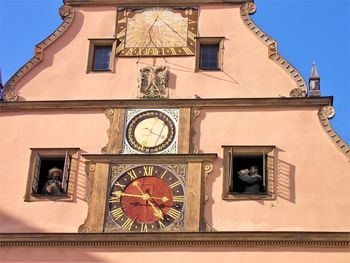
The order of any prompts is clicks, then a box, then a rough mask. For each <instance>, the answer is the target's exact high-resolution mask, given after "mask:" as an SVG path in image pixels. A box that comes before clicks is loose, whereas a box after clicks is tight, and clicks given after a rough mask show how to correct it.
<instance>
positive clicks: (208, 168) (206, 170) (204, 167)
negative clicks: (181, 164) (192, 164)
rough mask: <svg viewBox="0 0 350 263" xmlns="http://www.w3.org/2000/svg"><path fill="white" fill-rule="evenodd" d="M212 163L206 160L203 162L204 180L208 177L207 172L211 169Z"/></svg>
mask: <svg viewBox="0 0 350 263" xmlns="http://www.w3.org/2000/svg"><path fill="white" fill-rule="evenodd" d="M213 168H214V165H213V164H212V163H209V162H206V163H204V164H203V170H204V173H205V179H204V180H205V181H206V180H207V179H208V176H209V174H210V173H211V172H212V171H213Z"/></svg>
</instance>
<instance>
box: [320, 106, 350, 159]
mask: <svg viewBox="0 0 350 263" xmlns="http://www.w3.org/2000/svg"><path fill="white" fill-rule="evenodd" d="M334 115H335V110H334V109H333V107H332V106H323V107H321V108H320V109H319V110H318V117H319V119H320V122H321V125H322V127H323V129H324V130H325V132H326V133H327V135H328V136H329V137H330V138H331V140H332V141H333V142H334V144H335V145H336V146H337V148H338V149H339V150H340V151H341V152H342V153H344V154H345V156H346V157H347V158H348V159H349V160H350V147H349V145H347V144H346V142H344V141H343V140H342V138H340V136H339V135H338V134H337V133H336V132H335V130H334V129H333V127H332V125H331V124H330V122H329V120H328V119H331V118H333V117H334Z"/></svg>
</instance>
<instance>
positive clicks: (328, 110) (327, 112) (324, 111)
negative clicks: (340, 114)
mask: <svg viewBox="0 0 350 263" xmlns="http://www.w3.org/2000/svg"><path fill="white" fill-rule="evenodd" d="M319 114H321V115H323V116H325V117H327V119H332V118H333V117H334V115H335V109H334V108H333V107H332V106H324V107H322V108H320V113H319Z"/></svg>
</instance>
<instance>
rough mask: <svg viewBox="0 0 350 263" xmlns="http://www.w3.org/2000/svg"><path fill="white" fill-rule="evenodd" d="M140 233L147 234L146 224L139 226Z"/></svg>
mask: <svg viewBox="0 0 350 263" xmlns="http://www.w3.org/2000/svg"><path fill="white" fill-rule="evenodd" d="M141 232H148V229H147V224H144V223H142V225H141Z"/></svg>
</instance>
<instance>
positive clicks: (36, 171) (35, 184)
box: [32, 153, 41, 194]
mask: <svg viewBox="0 0 350 263" xmlns="http://www.w3.org/2000/svg"><path fill="white" fill-rule="evenodd" d="M40 167H41V159H40V155H39V154H38V153H36V154H35V157H34V172H33V183H32V192H33V193H35V194H37V193H38V188H39V178H40Z"/></svg>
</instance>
